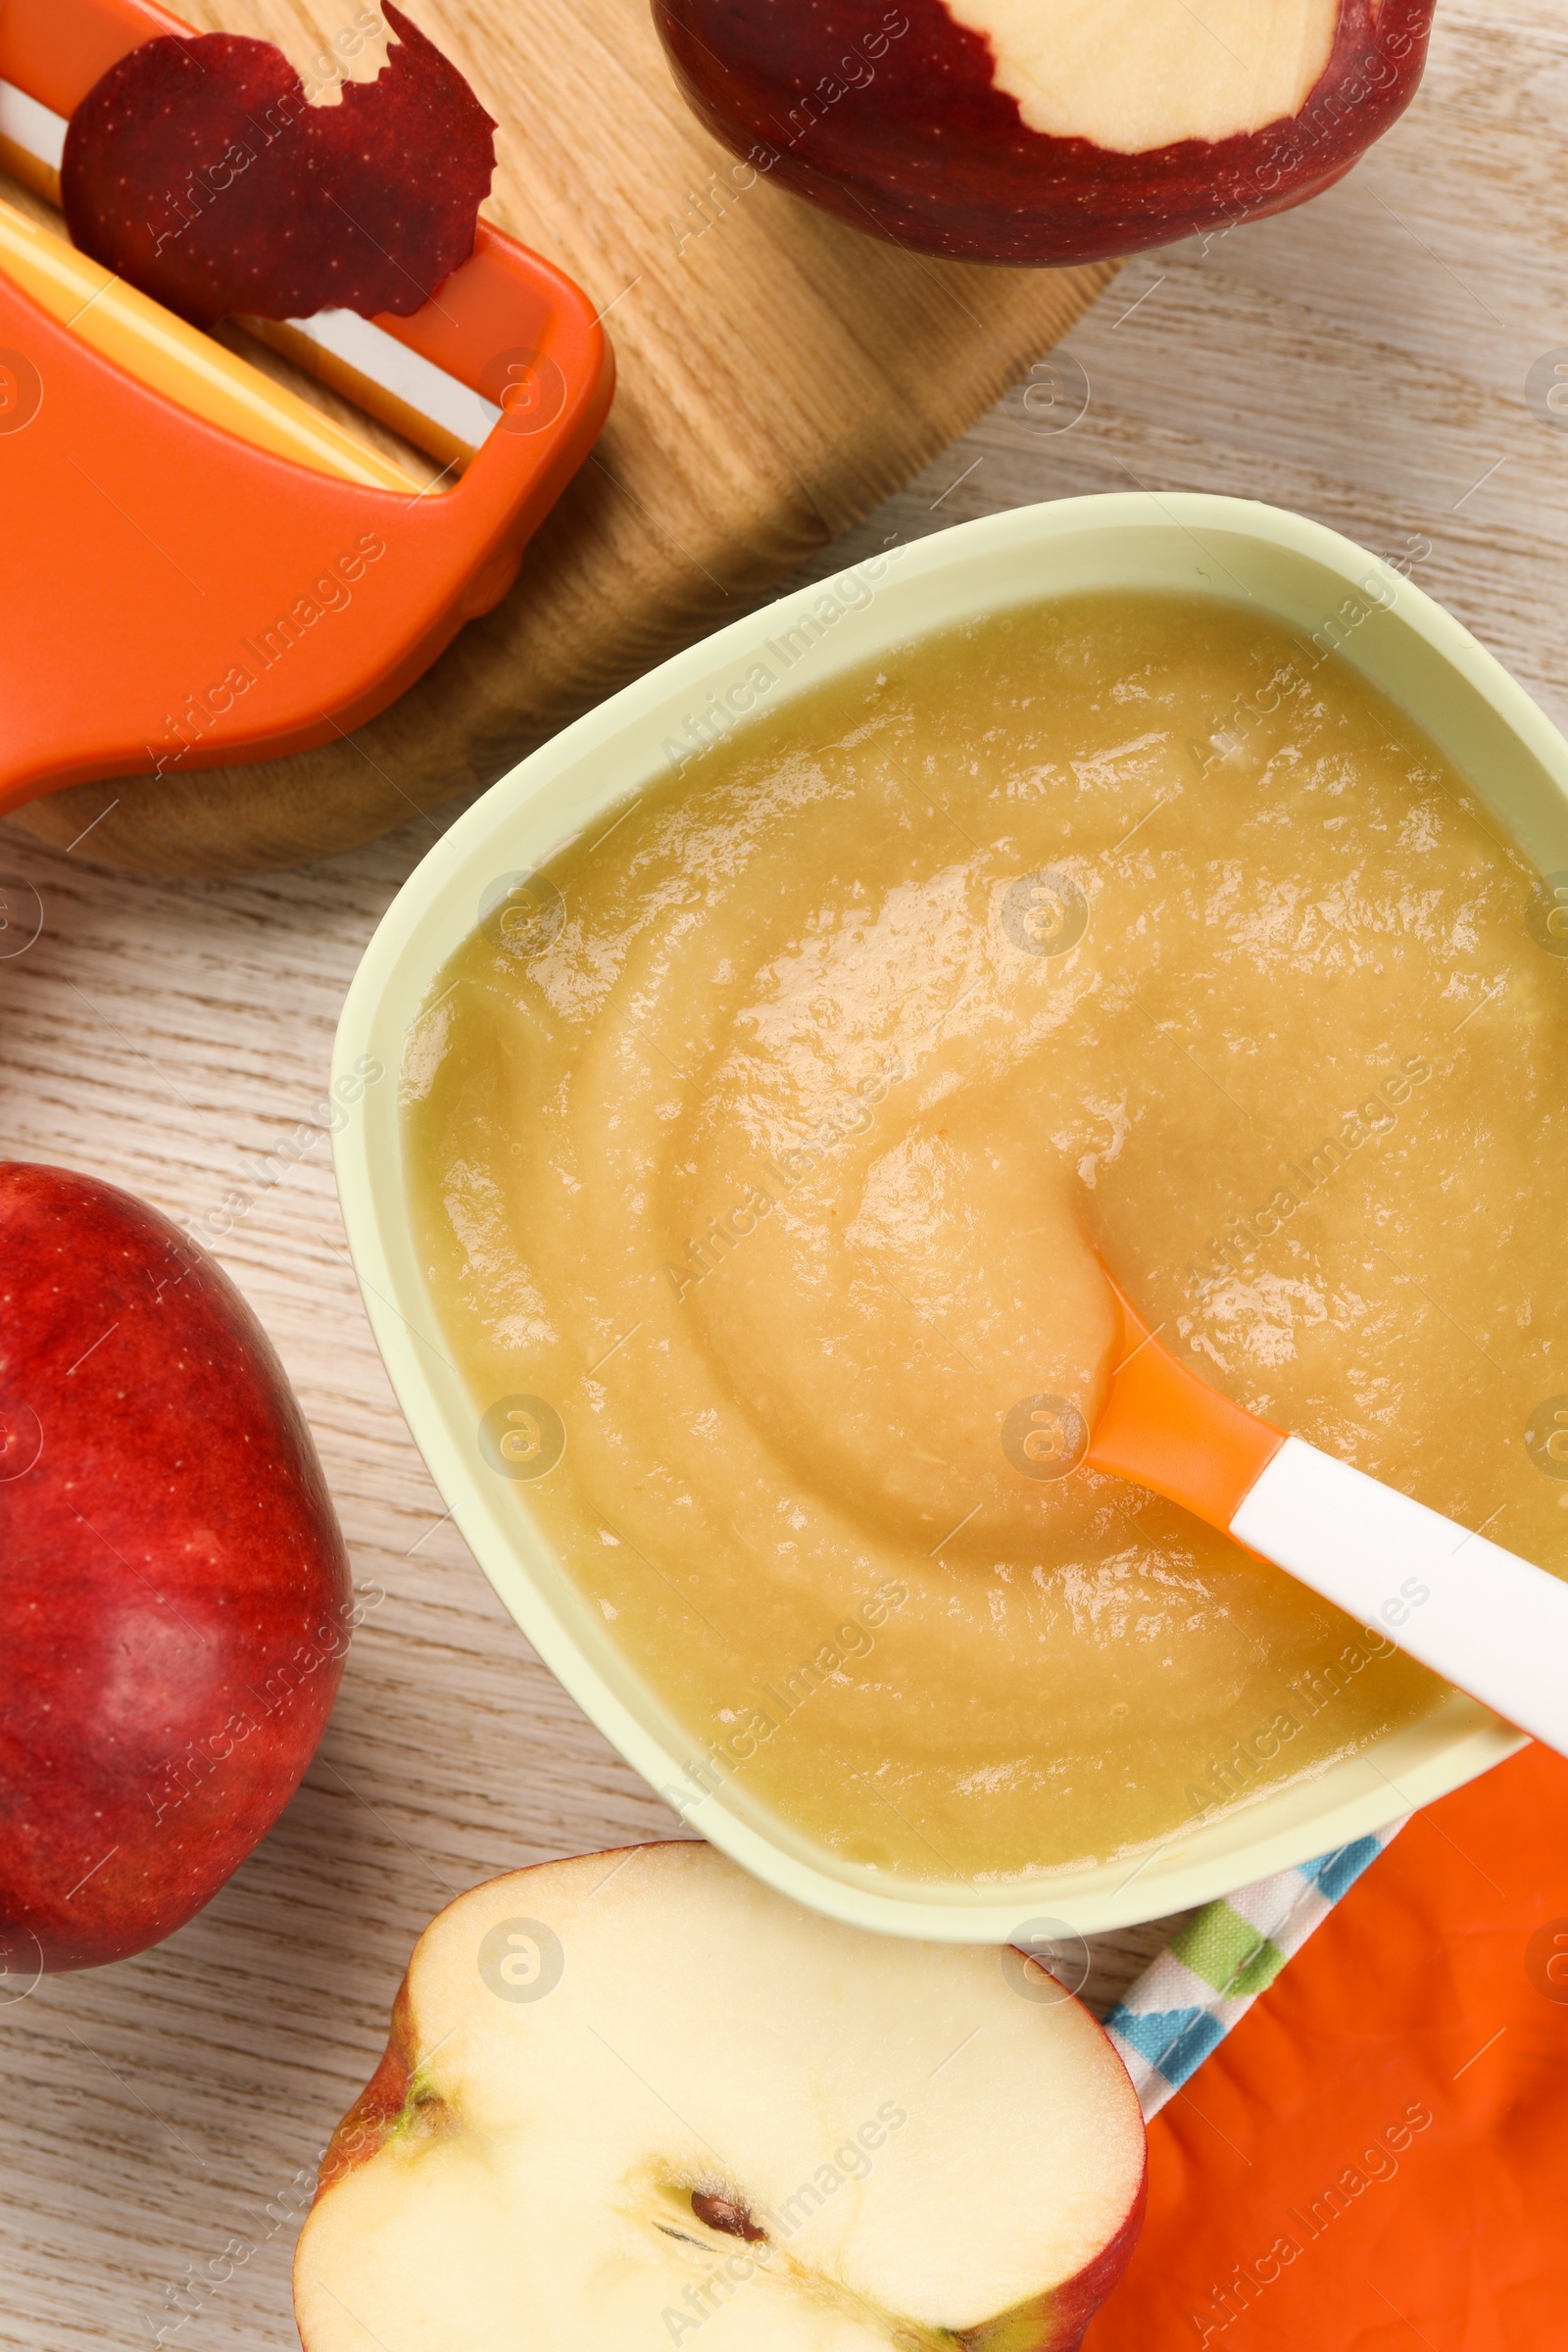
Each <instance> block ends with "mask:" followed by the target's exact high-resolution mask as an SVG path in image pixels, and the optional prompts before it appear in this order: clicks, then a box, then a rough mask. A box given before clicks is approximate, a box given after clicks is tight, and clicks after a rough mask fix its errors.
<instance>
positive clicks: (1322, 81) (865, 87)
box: [654, 0, 1434, 265]
mask: <svg viewBox="0 0 1568 2352" xmlns="http://www.w3.org/2000/svg"><path fill="white" fill-rule="evenodd" d="M1433 7H1434V0H1202V5H1201V6H1194V5H1192V0H897V5H894V6H889V5H888V4H887V0H654V19H655V23H656V24H657V25H658V27H659V30H660V32H661V34H662V38H663V42H664V46H665V48H666V49H667V51H668V53H669V57H670V62H671V64H672V65H673V67H674V70H675V77H676V79H677V81H678V82H679V84H680V86H681V88H682V89H683V91H684V92H685V94H686V96H687V98H688V99H689V100H690V102H691V104H692V106H693V107H694V108H695V110H696V112H697V114H698V115H699V116H700V118H701V119H702V121H703V122H704V123H706V124H707V125H708V127H709V129H710V130H711V131H712V132H713V133H714V134H715V136H716V137H718V138H719V139H721V140H722V141H723V142H724V143H725V145H726V146H728V147H730V148H732V149H733V150H734V152H735V154H736V155H738V156H740V157H741V158H743V159H744V163H745V166H746V172H745V174H744V175H743V174H742V172H741V170H740V168H739V167H737V168H736V169H735V170H734V172H732V176H733V177H734V179H735V184H736V188H737V190H740V189H745V188H750V187H751V186H752V185H753V184H754V180H753V178H752V176H751V175H752V174H753V173H765V174H766V175H767V176H768V177H769V178H771V179H773V180H775V181H777V182H779V183H780V184H782V185H783V186H785V187H789V188H793V189H794V190H795V191H796V193H797V194H798V195H801V196H809V197H812V198H814V200H815V201H816V202H817V203H818V204H822V205H826V206H827V207H828V209H829V210H830V211H832V212H835V213H838V214H840V215H842V217H843V218H844V219H845V220H846V221H854V222H855V223H856V224H857V226H858V227H860V228H867V229H875V230H877V231H879V232H880V233H881V234H882V235H883V236H886V237H891V238H893V239H895V240H896V241H897V242H898V243H900V244H903V245H909V246H913V247H915V248H916V249H917V250H919V251H921V252H924V253H937V254H948V255H952V256H955V257H956V258H958V259H961V260H965V261H974V262H1003V263H1014V264H1016V263H1036V264H1038V263H1050V264H1058V265H1059V264H1065V263H1071V262H1091V261H1101V260H1104V259H1106V258H1107V257H1110V256H1112V255H1116V254H1125V253H1137V252H1139V251H1141V250H1142V249H1143V248H1144V247H1145V246H1149V245H1166V244H1170V243H1172V242H1173V241H1174V240H1175V239H1177V238H1179V237H1186V236H1192V235H1194V234H1196V233H1197V232H1199V231H1201V230H1212V229H1216V228H1223V227H1227V226H1229V225H1231V224H1233V223H1234V222H1236V221H1250V220H1253V219H1256V218H1258V217H1260V216H1261V215H1263V214H1266V213H1278V212H1283V211H1285V210H1286V209H1287V208H1288V207H1289V206H1291V205H1294V204H1300V203H1301V202H1302V201H1303V200H1304V199H1305V198H1306V197H1308V196H1315V195H1316V194H1317V193H1318V192H1319V191H1320V190H1321V189H1323V188H1326V187H1329V186H1330V185H1331V184H1332V183H1333V182H1334V181H1335V180H1336V179H1338V178H1340V177H1341V175H1342V174H1343V173H1344V172H1348V170H1349V168H1350V166H1351V165H1352V164H1353V163H1354V162H1355V160H1356V158H1357V157H1358V156H1359V155H1361V154H1362V153H1363V152H1364V151H1365V150H1366V149H1367V148H1368V147H1370V146H1371V144H1372V142H1373V140H1374V139H1376V138H1378V137H1379V136H1380V135H1381V134H1382V132H1383V131H1385V130H1386V129H1387V128H1388V126H1389V124H1390V123H1392V122H1393V121H1394V120H1395V118H1396V117H1397V115H1399V114H1401V113H1402V112H1403V110H1404V108H1405V107H1406V106H1407V105H1408V104H1409V102H1410V99H1411V97H1412V96H1413V95H1414V92H1415V88H1416V84H1417V82H1418V81H1419V80H1420V77H1421V69H1422V66H1423V64H1424V63H1425V59H1426V49H1427V36H1428V33H1429V31H1430V29H1431V24H1432V12H1433Z"/></svg>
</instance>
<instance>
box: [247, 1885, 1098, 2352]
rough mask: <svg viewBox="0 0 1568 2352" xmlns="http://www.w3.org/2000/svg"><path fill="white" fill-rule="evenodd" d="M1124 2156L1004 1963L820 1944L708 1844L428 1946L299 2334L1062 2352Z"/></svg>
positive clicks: (391, 2345)
mask: <svg viewBox="0 0 1568 2352" xmlns="http://www.w3.org/2000/svg"><path fill="white" fill-rule="evenodd" d="M1008 1963H1011V1965H1010V1966H1009V1965H1008ZM1144 2154H1145V2151H1144V2126H1143V2118H1142V2116H1141V2115H1140V2112H1139V2107H1138V2101H1137V2097H1136V2095H1135V2093H1134V2091H1133V2088H1132V2085H1131V2083H1130V2082H1129V2081H1128V2079H1127V2075H1126V2073H1125V2071H1124V2069H1123V2067H1122V2064H1121V2061H1120V2059H1119V2058H1118V2057H1117V2056H1116V2053H1115V2051H1114V2050H1113V2049H1112V2047H1111V2045H1110V2042H1109V2041H1108V2040H1107V2039H1106V2037H1105V2035H1104V2034H1103V2033H1102V2031H1101V2029H1100V2027H1099V2026H1098V2025H1097V2024H1096V2022H1095V2020H1094V2019H1093V2017H1091V2016H1090V2014H1089V2012H1088V2011H1087V2010H1086V2009H1084V2008H1083V2007H1082V2006H1081V2005H1080V2004H1079V2003H1078V2002H1077V2001H1075V2000H1074V1999H1072V1998H1071V1996H1070V1995H1069V1994H1067V1993H1066V1992H1065V1991H1063V1990H1062V1989H1061V1988H1060V1987H1059V1986H1058V1985H1054V1983H1053V1982H1052V1981H1051V1980H1050V1979H1049V1978H1045V1977H1043V1975H1042V1974H1041V1972H1039V1970H1038V1969H1037V1968H1035V1967H1034V1966H1033V1964H1029V1965H1028V1966H1026V1965H1025V1963H1024V1962H1023V1959H1022V1956H1021V1955H1020V1954H1018V1953H1016V1952H1006V1953H1003V1952H999V1951H997V1950H995V1949H991V1948H977V1947H974V1946H952V1945H939V1944H927V1943H908V1942H903V1941H899V1940H895V1939H890V1938H884V1937H880V1936H868V1935H866V1934H864V1933H863V1932H861V1931H858V1930H855V1929H852V1928H847V1927H842V1926H840V1925H838V1924H837V1923H835V1922H833V1921H829V1920H825V1919H821V1918H818V1917H817V1916H816V1915H815V1914H814V1913H811V1912H808V1911H803V1910H800V1909H798V1908H796V1907H795V1906H794V1905H792V1904H790V1903H789V1902H787V1901H785V1900H784V1899H783V1898H782V1897H781V1896H780V1895H778V1894H776V1893H774V1892H773V1891H771V1889H769V1888H767V1887H762V1886H761V1885H760V1884H759V1883H758V1882H757V1881H755V1880H753V1879H750V1878H748V1877H747V1876H746V1874H745V1873H744V1872H742V1871H740V1870H739V1869H737V1868H736V1867H735V1865H734V1864H733V1863H731V1862H728V1861H726V1860H725V1859H724V1858H723V1857H722V1856H721V1855H719V1854H717V1853H715V1852H714V1851H713V1850H712V1849H711V1847H709V1846H706V1845H699V1844H690V1843H670V1844H665V1845H647V1846H633V1847H630V1848H627V1849H625V1850H623V1851H621V1852H618V1853H609V1854H590V1855H586V1856H584V1857H582V1858H580V1859H578V1860H574V1861H566V1862H549V1863H543V1864H540V1865H539V1866H537V1867H536V1868H534V1869H532V1870H524V1871H517V1872H515V1873H514V1874H513V1875H512V1876H510V1877H507V1878H503V1879H497V1880H494V1881H492V1882H491V1883H490V1884H489V1885H488V1886H484V1887H476V1888H475V1889H474V1890H473V1892H471V1893H469V1894H466V1895H464V1896H462V1897H461V1898H460V1900H459V1901H457V1902H456V1903H454V1904H453V1905H452V1906H451V1907H450V1909H448V1910H446V1911H444V1912H442V1914H441V1915H440V1917H439V1918H438V1919H437V1920H436V1921H435V1923H434V1924H433V1926H431V1927H430V1928H428V1929H427V1930H426V1931H425V1933H424V1935H423V1936H421V1937H420V1939H419V1942H418V1944H417V1947H416V1950H415V1953H414V1957H413V1960H412V1962H411V1964H410V1968H409V1973H408V1976H407V1978H406V1980H405V1982H404V1985H403V1989H402V1991H401V1993H400V1994H399V1996H398V2001H397V2006H396V2009H395V2011H394V2015H393V2027H392V2039H391V2043H390V2045H389V2047H388V2049H387V2053H386V2056H385V2057H384V2059H383V2060H382V2062H381V2065H380V2067H379V2069H378V2071H377V2073H376V2074H375V2076H374V2078H373V2080H372V2081H371V2082H370V2084H369V2087H368V2089H367V2090H366V2092H365V2093H364V2094H363V2096H362V2097H361V2098H360V2100H359V2101H358V2102H357V2104H356V2105H355V2106H354V2107H353V2108H352V2109H351V2110H350V2112H349V2114H348V2115H347V2116H346V2117H345V2119H344V2121H343V2123H342V2124H341V2125H340V2126H339V2128H338V2130H337V2132H336V2133H335V2134H334V2137H333V2139H332V2143H331V2146H330V2147H329V2149H328V2151H327V2156H326V2160H325V2162H324V2164H323V2166H322V2171H321V2183H320V2187H319V2192H318V2196H317V2201H316V2204H315V2205H314V2207H313V2209H312V2211H311V2214H310V2216H309V2219H308V2220H307V2222H306V2225H305V2229H304V2231H303V2233H302V2235H301V2238H300V2242H299V2248H298V2252H297V2255H296V2258H295V2268H294V2300H295V2312H296V2316H297V2318H298V2321H299V2327H300V2334H301V2337H302V2339H303V2341H304V2344H305V2347H306V2352H366V2347H367V2346H368V2345H374V2344H376V2343H379V2344H381V2345H382V2346H385V2347H387V2348H388V2352H404V2348H405V2347H411V2348H412V2347H414V2346H417V2347H418V2348H419V2352H589V2348H590V2347H592V2348H593V2352H640V2348H641V2347H646V2348H647V2352H658V2347H660V2346H664V2345H669V2344H680V2343H682V2342H685V2341H687V2340H688V2339H689V2338H690V2337H692V2336H694V2335H696V2334H698V2333H699V2332H700V2331H703V2330H705V2329H708V2328H711V2333H708V2334H705V2335H704V2352H709V2348H710V2347H711V2352H724V2347H725V2346H726V2345H730V2346H732V2347H735V2352H866V2348H867V2347H869V2346H872V2345H892V2346H897V2347H900V2348H901V2352H1068V2348H1069V2347H1071V2346H1074V2345H1076V2344H1077V2343H1078V2342H1079V2340H1080V2338H1081V2336H1082V2334H1083V2331H1084V2329H1085V2327H1087V2326H1088V2324H1089V2321H1090V2318H1091V2316H1092V2315H1093V2313H1094V2311H1095V2310H1096V2308H1097V2306H1098V2305H1099V2304H1100V2303H1101V2302H1102V2301H1103V2298H1104V2296H1105V2295H1106V2294H1107V2293H1108V2292H1109V2290H1110V2289H1111V2287H1112V2286H1113V2285H1114V2284H1115V2282H1116V2280H1117V2278H1119V2276H1120V2274H1121V2272H1122V2270H1123V2268H1124V2266H1125V2264H1126V2262H1127V2258H1128V2256H1129V2255H1130V2254H1131V2252H1132V2249H1133V2245H1134V2242H1135V2240H1136V2238H1137V2234H1138V2229H1139V2225H1140V2222H1141V2220H1142V2215H1143V2199H1144Z"/></svg>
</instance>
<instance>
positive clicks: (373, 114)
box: [60, 6, 495, 326]
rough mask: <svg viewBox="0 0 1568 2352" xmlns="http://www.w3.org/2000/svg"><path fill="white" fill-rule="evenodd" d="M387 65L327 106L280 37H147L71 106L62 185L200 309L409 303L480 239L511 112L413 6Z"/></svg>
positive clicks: (285, 310) (396, 16)
mask: <svg viewBox="0 0 1568 2352" xmlns="http://www.w3.org/2000/svg"><path fill="white" fill-rule="evenodd" d="M385 14H386V19H387V22H388V24H389V25H391V27H392V29H393V31H394V32H395V33H396V35H397V41H396V44H395V46H394V47H393V48H392V49H391V50H390V51H389V53H388V57H387V64H386V68H385V70H384V72H383V73H380V74H379V75H378V76H377V77H376V79H375V80H374V81H368V82H355V81H350V82H345V83H344V84H343V85H342V95H341V98H340V100H339V102H338V104H337V105H335V106H311V105H310V104H309V103H308V101H307V99H306V95H305V85H304V83H303V82H302V81H301V80H300V77H299V75H298V74H297V73H295V71H294V69H293V67H292V66H291V65H290V64H289V63H288V61H287V59H286V58H285V57H284V56H283V54H282V52H281V51H280V50H279V49H276V48H274V47H273V45H272V44H271V42H270V41H258V40H251V39H248V38H246V37H244V36H242V35H240V34H236V33H226V32H213V33H202V34H200V35H198V36H195V37H193V38H192V39H189V40H179V39H176V38H173V37H172V36H171V37H168V38H164V39H159V40H154V41H148V42H145V43H143V45H142V46H141V47H140V48H138V49H133V50H131V51H130V52H129V53H128V54H127V55H126V56H124V57H123V58H122V59H121V60H120V62H119V63H118V64H117V65H114V66H112V67H111V68H110V70H109V72H108V73H105V74H104V76H103V78H102V79H101V80H100V81H98V82H97V83H95V84H94V86H93V88H92V89H91V90H89V91H88V93H87V95H86V97H85V98H83V100H82V101H81V104H80V105H79V106H78V107H77V108H76V110H75V112H74V114H73V116H72V118H71V126H70V128H69V130H68V131H67V134H66V149H65V157H64V161H63V164H62V168H61V175H60V177H61V201H62V204H63V206H64V209H65V215H66V221H67V225H68V226H69V228H70V230H71V233H72V236H73V239H74V241H75V242H76V244H77V245H79V246H80V247H81V248H82V250H83V251H84V252H86V253H89V254H91V255H92V257H93V258H94V260H96V261H99V262H102V263H103V264H104V266H105V267H106V268H108V269H111V270H116V271H118V272H119V274H120V275H121V276H123V277H124V278H127V279H128V280H129V282H130V283H131V284H132V285H134V286H138V287H139V288H140V289H141V291H142V292H143V293H145V294H150V295H152V296H153V297H154V298H155V299H156V300H157V301H159V302H161V303H163V304H164V305H165V306H166V307H167V308H168V309H170V310H172V311H175V312H177V313H178V314H179V316H180V317H181V318H183V319H189V320H190V321H191V322H192V324H193V325H196V326H213V325H216V323H217V322H218V320H219V319H223V318H227V317H229V316H231V315H233V314H235V313H240V312H248V313H251V314H253V315H254V316H256V317H258V318H262V319H303V318H309V317H310V316H311V315H312V314H313V313H315V312H317V311H321V310H329V309H342V310H351V311H357V312H359V313H360V314H361V315H362V316H363V317H365V318H371V317H373V316H375V314H377V313H378V312H390V313H391V314H392V315H393V316H394V317H397V318H408V317H410V316H411V315H412V314H413V313H414V312H416V311H417V310H420V309H422V308H423V306H424V304H425V303H426V302H427V301H428V300H429V299H430V296H431V295H432V293H433V292H434V291H435V289H436V287H437V286H439V285H440V284H441V282H442V281H443V279H445V278H447V277H449V276H450V275H451V273H452V272H453V270H456V269H458V268H459V267H460V266H461V264H462V263H464V262H466V260H467V259H468V256H469V255H470V254H471V253H472V251H473V244H474V232H475V228H476V226H477V222H478V215H479V206H480V204H481V203H482V202H483V200H484V198H485V197H486V196H487V195H488V193H489V189H490V181H491V177H492V174H493V172H494V169H495V139H494V131H495V124H494V123H493V122H492V120H491V118H490V117H489V115H487V114H486V113H485V110H484V108H483V107H482V106H481V105H480V104H479V101H478V100H477V98H475V96H474V95H473V92H472V91H471V90H470V89H469V87H468V85H467V83H466V81H465V80H464V78H463V76H462V74H461V73H459V72H458V70H457V68H456V67H455V66H453V65H451V64H450V63H449V62H448V60H447V59H446V58H444V57H443V56H442V55H441V52H440V51H439V50H438V49H437V48H436V47H435V46H434V44H433V43H432V42H430V41H428V40H426V39H425V37H424V35H423V34H422V33H421V32H419V31H418V30H417V27H416V26H415V25H411V24H410V22H409V21H408V19H407V18H406V17H404V16H403V15H402V14H401V13H400V11H399V10H398V9H396V8H395V7H392V6H388V7H387V9H386V11H385Z"/></svg>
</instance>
